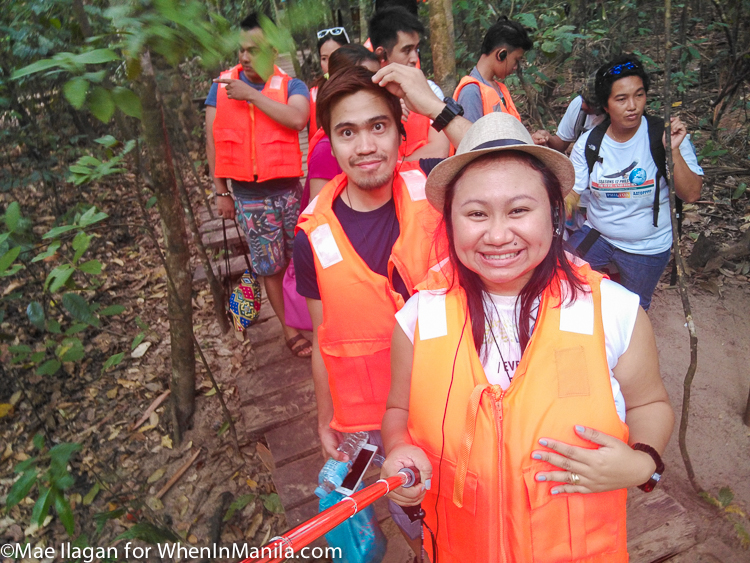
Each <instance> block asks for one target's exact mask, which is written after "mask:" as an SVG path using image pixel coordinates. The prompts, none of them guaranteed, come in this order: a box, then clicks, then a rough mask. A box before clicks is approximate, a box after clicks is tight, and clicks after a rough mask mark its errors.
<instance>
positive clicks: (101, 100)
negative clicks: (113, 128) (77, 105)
mask: <svg viewBox="0 0 750 563" xmlns="http://www.w3.org/2000/svg"><path fill="white" fill-rule="evenodd" d="M89 109H90V110H91V113H93V114H94V117H96V118H97V119H98V120H99V121H101V122H102V123H109V120H110V119H112V114H113V113H115V102H114V100H113V99H112V95H111V94H110V93H109V91H108V90H105V89H104V88H102V87H101V86H97V87H96V88H94V91H93V92H91V96H90V97H89Z"/></svg>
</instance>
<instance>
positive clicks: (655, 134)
mask: <svg viewBox="0 0 750 563" xmlns="http://www.w3.org/2000/svg"><path fill="white" fill-rule="evenodd" d="M645 115H646V123H647V125H648V145H649V149H650V150H651V159H652V160H653V161H654V164H655V165H656V185H655V186H654V227H656V226H657V225H658V223H659V192H660V191H661V179H662V178H664V179H665V180H666V179H667V153H666V151H665V150H664V143H662V137H663V136H664V119H663V118H661V117H658V116H656V115H648V114H645ZM681 208H682V202H680V210H681Z"/></svg>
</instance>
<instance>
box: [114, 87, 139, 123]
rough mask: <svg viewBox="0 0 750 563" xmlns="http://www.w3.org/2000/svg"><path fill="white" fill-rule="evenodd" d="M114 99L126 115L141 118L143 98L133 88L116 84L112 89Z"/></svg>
mask: <svg viewBox="0 0 750 563" xmlns="http://www.w3.org/2000/svg"><path fill="white" fill-rule="evenodd" d="M112 99H113V100H114V101H115V105H117V107H118V108H120V111H121V112H122V113H124V114H125V115H128V116H130V117H136V118H138V119H140V118H141V100H140V99H139V98H138V96H136V95H135V93H134V92H133V91H132V90H129V89H127V88H123V87H121V86H116V87H115V88H114V89H113V90H112Z"/></svg>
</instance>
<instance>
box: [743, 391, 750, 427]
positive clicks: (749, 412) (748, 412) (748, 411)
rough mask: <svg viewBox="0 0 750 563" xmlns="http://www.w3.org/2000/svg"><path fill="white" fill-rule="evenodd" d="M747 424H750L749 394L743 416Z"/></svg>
mask: <svg viewBox="0 0 750 563" xmlns="http://www.w3.org/2000/svg"><path fill="white" fill-rule="evenodd" d="M742 420H743V422H744V423H745V426H750V395H748V396H747V406H745V416H744V417H743V419H742Z"/></svg>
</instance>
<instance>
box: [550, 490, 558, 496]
mask: <svg viewBox="0 0 750 563" xmlns="http://www.w3.org/2000/svg"><path fill="white" fill-rule="evenodd" d="M550 492H551V493H552V494H553V495H556V494H557V493H559V492H560V491H558V490H557V489H552V490H551V491H550Z"/></svg>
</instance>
